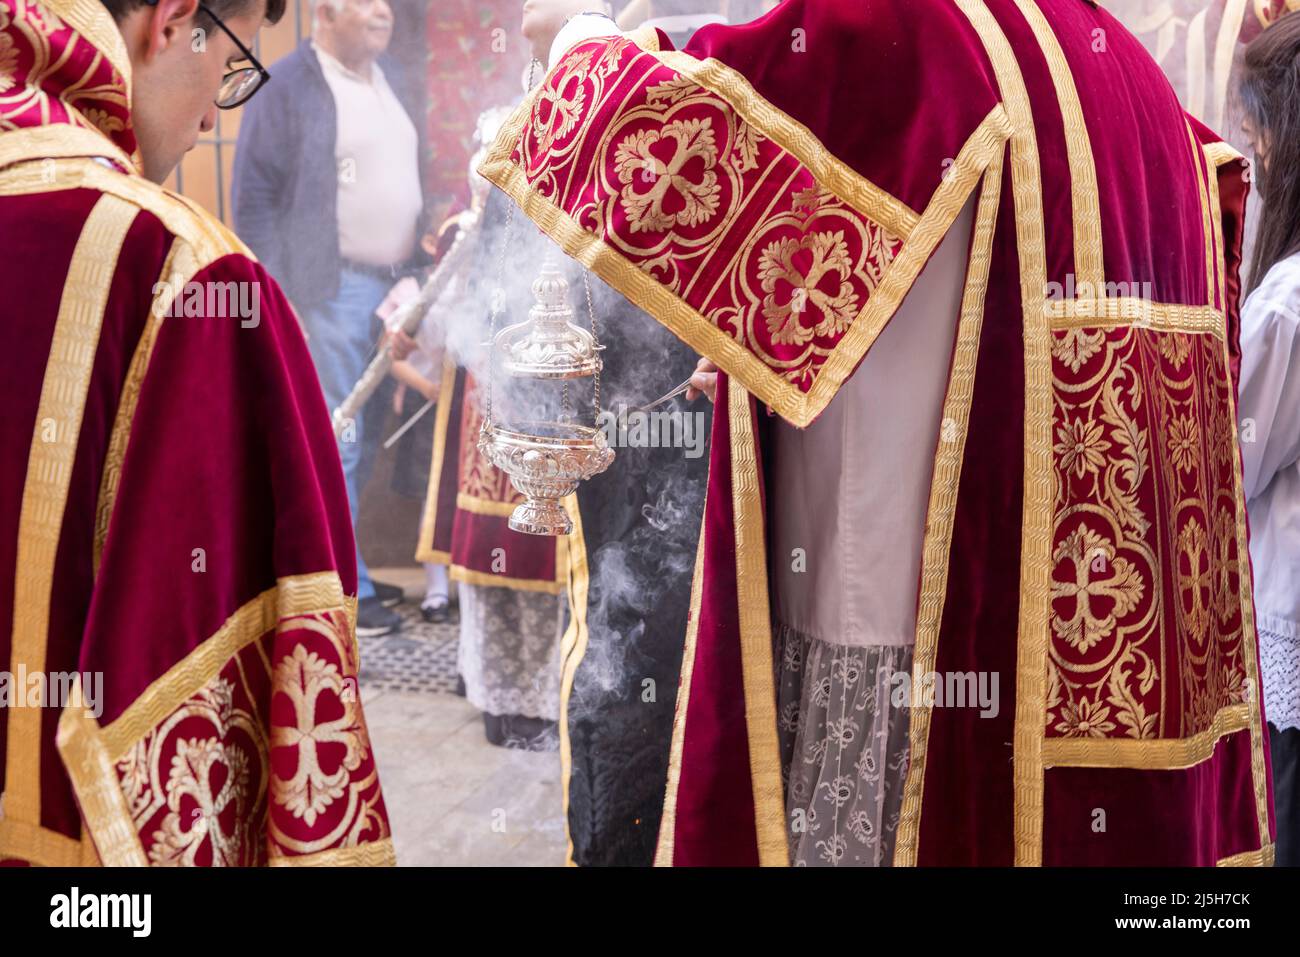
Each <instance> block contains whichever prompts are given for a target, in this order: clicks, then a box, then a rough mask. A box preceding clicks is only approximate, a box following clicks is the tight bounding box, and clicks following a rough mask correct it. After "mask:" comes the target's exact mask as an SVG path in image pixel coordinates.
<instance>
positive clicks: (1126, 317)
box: [1044, 296, 1227, 338]
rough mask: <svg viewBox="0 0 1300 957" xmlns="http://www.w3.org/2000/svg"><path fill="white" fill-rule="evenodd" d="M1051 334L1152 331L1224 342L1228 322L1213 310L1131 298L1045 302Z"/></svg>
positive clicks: (1050, 300)
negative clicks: (1089, 331)
mask: <svg viewBox="0 0 1300 957" xmlns="http://www.w3.org/2000/svg"><path fill="white" fill-rule="evenodd" d="M1044 312H1045V313H1046V315H1047V317H1048V319H1049V321H1050V322H1051V327H1052V329H1053V331H1060V330H1063V329H1120V328H1130V327H1132V328H1135V329H1155V330H1157V331H1159V332H1189V333H1193V334H1202V333H1208V334H1210V335H1214V336H1217V337H1219V338H1223V337H1224V336H1225V335H1227V320H1226V319H1225V318H1224V315H1223V310H1222V309H1219V308H1218V307H1216V306H1184V305H1179V304H1177V303H1167V302H1151V301H1149V300H1146V299H1139V298H1137V297H1134V296H1116V297H1115V298H1106V299H1101V298H1098V299H1092V298H1085V299H1048V300H1047V301H1046V305H1045V308H1044Z"/></svg>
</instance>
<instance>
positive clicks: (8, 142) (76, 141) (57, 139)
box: [0, 104, 135, 187]
mask: <svg viewBox="0 0 1300 957" xmlns="http://www.w3.org/2000/svg"><path fill="white" fill-rule="evenodd" d="M65 105H66V104H65ZM76 156H106V157H108V158H110V159H114V160H117V161H118V162H119V163H121V164H122V165H123V166H124V167H126V168H127V169H135V166H134V165H133V164H132V162H131V157H129V156H127V155H126V153H125V152H123V151H122V150H121V149H119V148H118V147H117V146H115V145H114V144H113V141H112V140H110V139H109V138H108V137H106V136H105V135H104V134H102V133H96V132H95V131H94V130H88V129H85V128H83V127H80V126H73V125H71V124H69V123H59V124H57V125H53V126H33V127H30V128H28V129H22V130H5V134H4V136H0V167H4V166H10V165H12V164H14V163H24V162H28V161H30V160H39V161H41V162H39V163H38V164H37V165H38V167H39V169H40V175H41V176H43V177H45V179H46V180H47V182H46V185H47V186H50V187H53V186H54V185H55V184H54V182H52V180H53V179H55V178H56V177H57V175H58V167H57V166H56V165H55V164H53V163H46V162H44V161H45V160H54V159H58V158H63V157H76Z"/></svg>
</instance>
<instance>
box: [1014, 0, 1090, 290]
mask: <svg viewBox="0 0 1300 957" xmlns="http://www.w3.org/2000/svg"><path fill="white" fill-rule="evenodd" d="M1016 6H1018V7H1019V8H1020V12H1021V13H1022V14H1023V15H1024V17H1025V19H1026V20H1027V21H1029V28H1030V29H1031V30H1032V31H1033V33H1034V38H1035V39H1036V40H1037V41H1038V46H1039V48H1040V49H1041V50H1042V51H1043V56H1044V57H1045V58H1046V59H1047V69H1048V72H1049V73H1050V74H1051V76H1052V85H1053V86H1054V87H1055V88H1056V101H1057V104H1058V105H1059V106H1060V108H1061V122H1062V124H1063V126H1064V128H1065V151H1066V155H1067V156H1068V157H1069V163H1070V206H1071V209H1072V211H1073V217H1074V271H1075V272H1076V273H1077V274H1078V278H1079V280H1080V281H1081V282H1089V283H1103V282H1104V281H1105V278H1106V261H1105V256H1104V253H1103V252H1102V231H1101V195H1100V192H1099V190H1098V188H1097V163H1096V161H1095V160H1094V158H1093V155H1092V137H1091V136H1090V135H1089V134H1088V124H1087V122H1086V121H1085V120H1084V117H1083V104H1082V103H1081V102H1080V101H1079V91H1078V89H1077V88H1076V87H1075V85H1074V75H1073V73H1072V72H1071V70H1070V64H1069V62H1068V61H1067V60H1066V58H1065V51H1064V50H1063V49H1062V48H1061V43H1060V41H1059V40H1058V39H1057V37H1056V34H1055V33H1054V32H1053V31H1052V27H1051V25H1050V24H1049V23H1048V22H1047V18H1046V17H1045V16H1043V12H1042V11H1041V10H1040V9H1038V5H1037V4H1036V3H1035V2H1034V0H1016Z"/></svg>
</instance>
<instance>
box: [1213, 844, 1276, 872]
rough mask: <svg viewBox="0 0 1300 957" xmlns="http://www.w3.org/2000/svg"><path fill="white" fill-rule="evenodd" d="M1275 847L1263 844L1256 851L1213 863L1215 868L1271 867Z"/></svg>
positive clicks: (1245, 852) (1234, 855) (1243, 852)
mask: <svg viewBox="0 0 1300 957" xmlns="http://www.w3.org/2000/svg"><path fill="white" fill-rule="evenodd" d="M1275 853H1276V845H1274V844H1272V843H1268V844H1265V845H1264V846H1263V847H1261V848H1260V849H1259V850H1258V851H1242V852H1241V853H1240V854H1233V855H1232V856H1231V857H1225V858H1223V859H1222V860H1220V861H1218V862H1216V863H1215V865H1214V866H1215V867H1272V866H1273V856H1274V854H1275Z"/></svg>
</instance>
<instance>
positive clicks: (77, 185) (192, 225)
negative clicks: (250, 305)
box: [0, 134, 256, 266]
mask: <svg viewBox="0 0 1300 957" xmlns="http://www.w3.org/2000/svg"><path fill="white" fill-rule="evenodd" d="M5 135H6V136H7V135H8V134H5ZM54 164H55V166H54V175H53V182H51V176H50V173H49V166H48V164H47V163H46V162H45V161H43V160H39V161H32V160H29V161H24V162H21V163H17V164H15V165H13V166H9V167H6V168H4V169H0V196H19V195H24V194H30V193H47V192H58V191H60V190H65V189H97V190H99V191H100V192H103V193H109V194H111V195H113V196H117V197H119V198H121V199H124V200H126V201H127V202H129V203H133V204H135V205H136V206H138V207H140V208H141V209H145V210H148V211H149V212H151V213H153V214H154V215H155V216H157V217H158V218H159V219H160V220H161V221H162V223H163V225H164V226H165V227H166V228H167V229H168V231H169V232H171V233H173V234H174V235H176V236H177V237H179V238H181V239H184V240H186V241H187V242H188V243H189V244H190V245H191V246H193V247H194V256H195V258H196V259H197V260H199V263H200V265H202V266H206V265H208V264H209V263H211V262H214V261H215V260H217V259H220V258H221V257H222V256H226V255H229V254H231V253H237V254H239V255H242V256H244V257H245V258H247V259H250V260H253V261H256V257H254V256H253V254H252V252H251V251H250V250H249V249H248V247H247V246H245V245H244V244H243V243H242V242H241V241H240V240H239V238H238V237H237V236H236V235H235V234H234V233H232V232H231V231H230V230H229V229H228V228H226V226H225V225H224V224H223V223H221V222H220V221H219V220H217V219H216V218H215V217H214V216H213V215H212V214H211V213H209V212H207V211H206V210H205V209H203V208H202V207H201V206H198V205H196V204H195V203H194V202H193V201H192V200H190V199H187V198H186V197H184V196H181V195H179V194H177V193H173V192H171V191H170V190H168V189H165V188H163V187H162V186H158V185H156V184H154V183H151V182H149V181H148V180H146V179H144V178H143V177H140V176H133V175H128V174H125V173H119V172H118V171H117V170H114V169H109V168H108V167H106V166H104V165H102V164H101V163H97V162H96V161H95V160H92V159H86V158H84V157H69V158H61V159H55V160H54Z"/></svg>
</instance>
